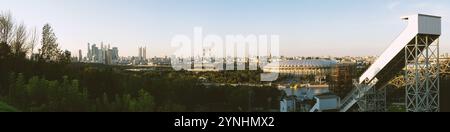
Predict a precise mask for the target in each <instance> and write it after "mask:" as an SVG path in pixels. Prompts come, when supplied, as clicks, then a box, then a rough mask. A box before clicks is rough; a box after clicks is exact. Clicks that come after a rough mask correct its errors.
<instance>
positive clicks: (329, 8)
mask: <svg viewBox="0 0 450 132" xmlns="http://www.w3.org/2000/svg"><path fill="white" fill-rule="evenodd" d="M0 3H1V4H0V10H2V11H10V12H11V13H12V14H13V16H14V18H15V21H16V22H19V23H20V22H23V23H24V24H25V25H27V26H28V28H30V29H31V28H34V27H36V28H37V29H38V31H39V32H40V31H41V28H42V26H43V25H44V23H50V24H51V25H52V26H53V27H54V30H55V32H56V35H57V37H58V39H59V40H58V42H59V43H60V46H61V48H62V49H68V50H70V51H72V52H75V53H78V52H77V51H78V49H82V50H83V53H84V54H86V48H87V43H88V42H90V43H97V44H99V43H100V42H102V41H103V42H104V43H105V44H108V43H110V44H111V46H116V47H119V50H120V51H119V53H120V55H121V56H136V55H137V54H138V46H147V54H149V56H163V55H170V54H171V53H172V52H173V51H174V48H171V47H170V41H171V39H172V37H174V35H176V34H186V35H189V36H191V35H192V34H193V28H194V27H195V26H201V27H203V30H204V31H203V32H204V33H203V34H217V35H228V34H243V35H246V34H278V35H280V42H281V47H280V49H281V54H282V55H289V56H292V55H296V56H297V55H298V56H322V55H331V56H346V55H351V56H362V55H379V54H381V53H382V51H384V49H386V48H387V47H388V46H389V44H390V42H391V41H392V40H394V39H395V38H396V37H397V36H398V35H399V34H400V32H401V31H402V30H403V29H404V28H405V27H406V22H402V21H401V20H400V19H399V18H400V17H401V16H404V15H410V14H415V13H426V14H432V15H441V16H443V27H442V29H443V36H442V38H441V51H442V52H450V39H448V38H449V37H448V36H449V35H448V34H449V33H450V28H448V27H449V26H448V25H450V21H449V19H450V1H449V0H0Z"/></svg>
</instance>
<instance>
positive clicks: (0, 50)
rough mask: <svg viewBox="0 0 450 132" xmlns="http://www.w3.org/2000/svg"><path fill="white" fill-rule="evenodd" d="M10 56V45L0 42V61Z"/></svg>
mask: <svg viewBox="0 0 450 132" xmlns="http://www.w3.org/2000/svg"><path fill="white" fill-rule="evenodd" d="M9 57H11V47H10V46H9V45H8V44H7V43H6V42H0V62H2V60H5V59H7V58H9Z"/></svg>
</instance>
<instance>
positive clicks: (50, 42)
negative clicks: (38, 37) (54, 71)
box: [39, 23, 60, 62]
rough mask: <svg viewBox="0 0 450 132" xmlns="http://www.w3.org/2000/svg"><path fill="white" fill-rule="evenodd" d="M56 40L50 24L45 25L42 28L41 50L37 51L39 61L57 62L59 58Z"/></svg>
mask: <svg viewBox="0 0 450 132" xmlns="http://www.w3.org/2000/svg"><path fill="white" fill-rule="evenodd" d="M56 41H57V38H56V35H55V33H54V32H53V29H52V27H51V26H50V24H48V23H47V24H45V26H44V27H43V28H42V41H41V43H42V48H41V49H39V52H40V54H39V55H40V57H39V59H40V60H41V61H45V62H51V61H57V60H58V57H60V50H59V48H58V43H57V42H56Z"/></svg>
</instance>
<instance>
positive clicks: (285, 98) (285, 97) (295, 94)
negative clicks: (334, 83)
mask: <svg viewBox="0 0 450 132" xmlns="http://www.w3.org/2000/svg"><path fill="white" fill-rule="evenodd" d="M326 93H329V89H328V85H302V86H300V87H289V88H283V89H282V97H281V100H280V112H307V111H309V110H310V109H311V108H312V106H313V101H314V99H315V97H316V96H317V95H323V94H326Z"/></svg>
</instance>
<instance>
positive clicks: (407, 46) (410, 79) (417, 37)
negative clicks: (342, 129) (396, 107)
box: [340, 14, 441, 112]
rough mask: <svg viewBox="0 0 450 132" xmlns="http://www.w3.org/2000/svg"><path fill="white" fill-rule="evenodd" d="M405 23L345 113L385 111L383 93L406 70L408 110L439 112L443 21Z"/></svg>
mask: <svg viewBox="0 0 450 132" xmlns="http://www.w3.org/2000/svg"><path fill="white" fill-rule="evenodd" d="M402 19H404V20H407V22H408V26H407V27H406V29H405V30H404V31H403V32H402V33H401V34H400V36H399V37H397V39H395V40H394V41H393V42H392V44H391V45H390V46H389V48H388V49H386V50H385V51H384V52H383V54H381V56H380V57H379V58H378V59H377V60H376V61H375V62H374V63H373V64H372V65H371V66H370V67H369V68H368V69H367V71H366V72H364V74H362V75H361V77H360V78H359V82H356V83H355V87H356V88H355V89H354V90H352V91H351V92H350V93H349V95H348V96H347V97H346V98H344V99H343V100H342V102H341V106H340V107H341V108H340V111H341V112H346V111H348V110H350V108H352V107H353V105H355V104H358V106H359V110H360V111H384V110H385V106H386V103H385V92H383V89H384V90H385V89H386V87H387V86H388V85H389V83H392V79H395V76H396V73H398V72H400V71H402V70H405V75H404V77H403V80H404V81H403V82H404V83H405V84H406V85H405V86H406V99H405V100H406V110H407V111H408V112H438V111H439V71H440V68H439V66H440V64H439V57H440V56H439V36H440V35H441V17H439V16H432V15H424V14H416V15H411V16H406V17H402ZM405 67H406V68H405ZM397 81H398V80H397ZM399 82H401V81H399ZM383 97H384V98H383ZM383 103H384V104H383Z"/></svg>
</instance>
